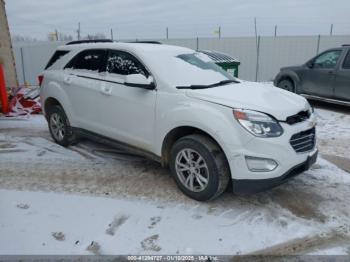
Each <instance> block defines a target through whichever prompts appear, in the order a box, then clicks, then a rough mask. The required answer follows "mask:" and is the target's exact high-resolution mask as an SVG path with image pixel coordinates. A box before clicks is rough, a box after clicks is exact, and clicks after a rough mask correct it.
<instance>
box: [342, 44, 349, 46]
mask: <svg viewBox="0 0 350 262" xmlns="http://www.w3.org/2000/svg"><path fill="white" fill-rule="evenodd" d="M342 46H350V44H345V45H342Z"/></svg>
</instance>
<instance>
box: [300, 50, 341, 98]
mask: <svg viewBox="0 0 350 262" xmlns="http://www.w3.org/2000/svg"><path fill="white" fill-rule="evenodd" d="M341 53H342V50H338V49H336V50H330V51H326V52H323V53H322V54H320V55H319V56H317V57H316V58H314V59H313V60H312V61H311V62H309V63H308V64H309V66H308V67H307V68H306V69H305V70H304V71H303V74H302V77H301V83H300V84H301V89H302V90H303V92H304V93H306V94H311V95H316V96H322V97H329V98H332V97H334V92H333V82H334V80H335V73H336V68H337V64H338V61H339V57H340V55H341Z"/></svg>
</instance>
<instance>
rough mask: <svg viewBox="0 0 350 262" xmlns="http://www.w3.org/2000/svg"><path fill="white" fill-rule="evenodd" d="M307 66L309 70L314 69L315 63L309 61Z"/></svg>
mask: <svg viewBox="0 0 350 262" xmlns="http://www.w3.org/2000/svg"><path fill="white" fill-rule="evenodd" d="M306 66H307V67H308V68H313V67H314V66H315V63H314V61H309V62H307V63H306Z"/></svg>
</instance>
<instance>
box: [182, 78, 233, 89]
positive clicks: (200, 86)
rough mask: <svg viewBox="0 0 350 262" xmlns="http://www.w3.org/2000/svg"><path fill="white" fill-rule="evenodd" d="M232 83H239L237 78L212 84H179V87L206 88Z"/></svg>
mask: <svg viewBox="0 0 350 262" xmlns="http://www.w3.org/2000/svg"><path fill="white" fill-rule="evenodd" d="M230 83H239V81H237V80H231V79H230V80H222V81H220V82H218V83H215V84H211V85H190V86H177V87H176V88H177V89H205V88H211V87H216V86H222V85H227V84H230Z"/></svg>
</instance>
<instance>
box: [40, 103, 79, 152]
mask: <svg viewBox="0 0 350 262" xmlns="http://www.w3.org/2000/svg"><path fill="white" fill-rule="evenodd" d="M47 119H48V124H49V130H50V133H51V136H52V138H53V139H54V140H55V142H56V143H57V144H60V145H61V146H69V145H70V144H72V143H73V142H74V141H75V136H74V134H73V132H72V129H71V127H70V125H69V121H68V118H67V116H66V114H65V112H64V110H63V108H62V107H61V106H58V105H55V106H52V107H49V108H48V110H47Z"/></svg>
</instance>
